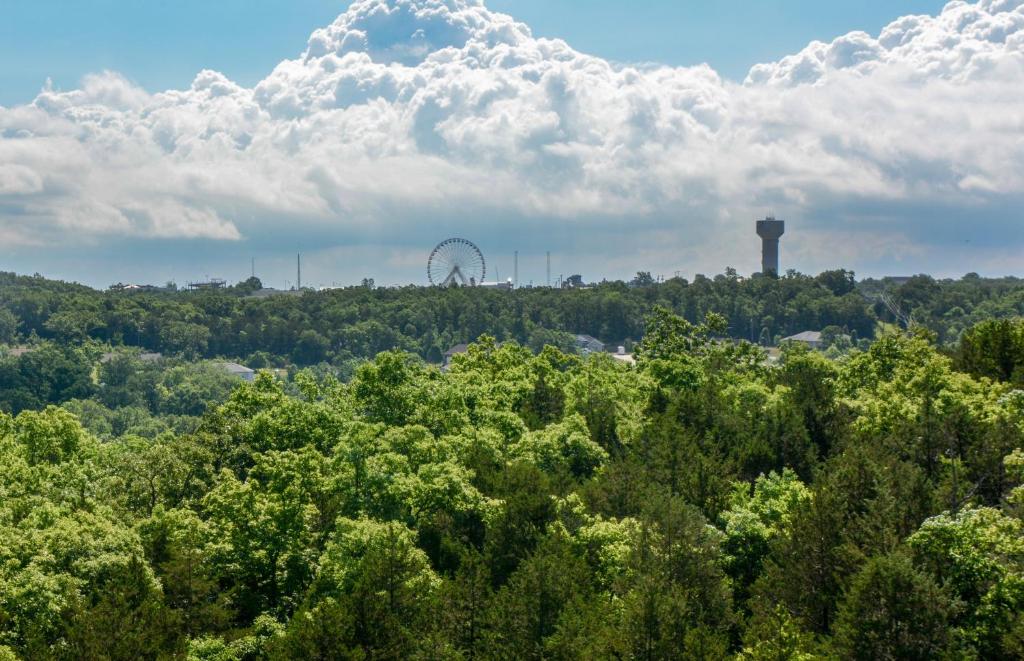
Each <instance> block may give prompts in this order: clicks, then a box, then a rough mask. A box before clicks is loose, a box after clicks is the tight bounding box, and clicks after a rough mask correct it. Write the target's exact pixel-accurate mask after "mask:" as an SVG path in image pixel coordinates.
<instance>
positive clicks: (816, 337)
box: [781, 331, 825, 349]
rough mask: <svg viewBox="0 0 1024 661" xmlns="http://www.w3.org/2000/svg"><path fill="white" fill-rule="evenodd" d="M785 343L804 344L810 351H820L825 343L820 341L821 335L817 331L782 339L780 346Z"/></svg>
mask: <svg viewBox="0 0 1024 661" xmlns="http://www.w3.org/2000/svg"><path fill="white" fill-rule="evenodd" d="M786 342H800V343H802V344H806V345H807V346H809V347H810V348H812V349H822V348H824V346H825V342H824V341H823V340H822V339H821V333H819V332H818V331H804V332H802V333H797V334H796V335H790V336H789V337H784V338H782V342H781V343H782V344H785V343H786Z"/></svg>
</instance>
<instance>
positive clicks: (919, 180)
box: [0, 0, 1024, 286]
mask: <svg viewBox="0 0 1024 661" xmlns="http://www.w3.org/2000/svg"><path fill="white" fill-rule="evenodd" d="M0 10H2V11H0V14H2V16H3V18H2V20H0V269H2V270H15V271H18V272H28V273H31V272H40V273H43V274H44V275H48V276H53V277H61V278H66V279H72V280H78V281H82V282H86V283H88V284H92V285H96V286H105V285H107V284H110V283H112V282H116V281H134V282H163V281H165V280H169V279H173V280H176V281H178V282H185V281H188V280H192V279H201V278H204V277H224V278H227V279H229V280H237V279H241V278H244V277H246V276H248V274H249V270H250V268H251V263H252V262H251V260H252V259H255V260H256V265H257V267H256V271H257V275H260V276H261V277H262V278H263V279H264V280H266V281H267V282H268V284H271V285H275V286H286V285H288V284H291V283H292V282H294V275H293V272H294V261H295V253H297V252H302V253H303V256H304V257H303V260H304V276H305V278H304V279H305V281H306V282H307V283H310V284H314V285H324V286H330V285H333V284H348V283H353V282H358V281H359V280H360V279H361V278H362V277H373V278H374V279H375V280H376V281H377V282H379V283H383V284H392V283H395V284H397V283H405V282H413V283H421V282H423V281H424V279H425V261H426V255H427V254H428V253H429V251H430V248H431V247H432V246H433V244H435V243H437V242H438V241H440V240H442V239H444V238H446V237H447V236H465V237H466V238H469V239H471V240H473V241H475V242H476V243H477V244H479V245H480V247H481V248H482V249H483V251H484V253H485V255H486V256H487V257H488V263H489V266H490V268H489V277H492V276H499V277H502V278H504V277H507V276H510V275H511V265H512V257H511V256H512V253H513V251H519V253H520V255H521V257H520V276H521V277H520V280H521V281H522V282H529V281H531V280H532V281H535V282H541V281H542V280H543V279H544V263H543V262H544V257H543V256H544V253H545V252H546V251H551V252H552V253H553V271H554V273H555V275H556V276H557V275H559V274H561V275H565V276H568V275H570V274H572V273H581V274H582V275H583V276H584V279H586V280H598V279H601V278H620V277H629V276H630V275H632V274H633V273H635V272H636V271H638V270H647V271H652V272H654V273H655V274H664V275H666V276H668V275H672V274H674V273H676V272H681V273H682V274H684V275H686V276H689V277H692V275H693V274H695V273H697V272H704V273H717V272H720V271H721V270H722V269H724V268H725V267H726V266H735V267H737V268H739V269H740V271H741V272H751V271H754V270H756V269H757V266H758V260H759V255H758V249H759V245H758V242H757V239H756V237H755V236H754V235H753V220H754V219H755V218H757V217H760V216H763V215H764V214H765V213H767V212H768V211H773V212H774V213H775V215H777V216H779V217H784V218H785V219H786V220H787V222H788V225H787V234H786V236H784V237H783V241H782V267H783V268H784V269H785V268H796V269H798V270H801V271H804V272H816V271H818V270H824V269H826V268H835V267H847V268H853V269H855V270H856V271H857V272H858V273H859V274H861V275H876V276H877V275H886V274H907V273H916V272H930V273H934V274H936V275H940V276H957V275H961V274H963V273H966V272H968V271H977V272H981V273H984V274H990V275H1003V274H1017V275H1020V271H1021V260H1020V254H1021V250H1022V249H1024V225H1022V223H1021V221H1022V220H1024V218H1022V217H1021V216H1022V215H1024V213H1022V208H1024V174H1022V173H1024V168H1022V165H1024V137H1022V136H1024V130H1022V129H1024V111H1022V108H1024V73H1022V72H1024V0H980V1H979V2H977V3H968V2H953V3H950V4H949V5H947V6H945V7H944V6H943V3H941V2H930V1H925V0H907V1H905V2H899V3H892V2H882V1H880V0H862V1H860V2H832V3H822V2H811V1H809V0H772V1H767V0H765V1H761V2H753V1H752V2H746V3H743V6H742V8H738V7H737V6H736V5H729V4H728V3H706V2H701V3H697V2H681V1H678V0H674V1H671V2H670V1H668V0H636V1H635V2H630V3H623V2H621V1H618V2H611V1H609V0H588V1H587V2H579V1H575V2H573V1H570V0H489V1H488V2H486V3H481V2H480V1H479V0H359V1H358V2H356V3H354V4H353V5H351V7H350V6H349V5H348V3H346V2H337V1H336V2H327V1H326V0H292V1H290V2H271V1H270V0H221V1H220V2H214V3H211V2H205V1H200V0H178V1H177V2H163V1H159V0H153V1H150V2H144V3H143V2H135V1H128V0H91V1H90V2H88V3H80V2H71V1H70V0H62V1H60V2H56V1H46V0H37V1H35V2H31V3H30V2H6V3H2V4H0ZM47 81H49V82H47Z"/></svg>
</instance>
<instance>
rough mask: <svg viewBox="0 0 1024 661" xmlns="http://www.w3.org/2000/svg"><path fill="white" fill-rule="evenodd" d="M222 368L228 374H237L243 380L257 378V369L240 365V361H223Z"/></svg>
mask: <svg viewBox="0 0 1024 661" xmlns="http://www.w3.org/2000/svg"><path fill="white" fill-rule="evenodd" d="M220 367H221V369H223V370H224V371H225V372H227V373H228V374H231V375H233V376H237V377H238V378H240V379H242V380H243V381H250V382H251V381H254V380H255V379H256V371H255V370H252V369H249V368H248V367H246V366H245V365H239V364H238V363H221V364H220Z"/></svg>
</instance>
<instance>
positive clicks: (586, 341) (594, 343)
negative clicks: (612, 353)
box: [576, 335, 604, 354]
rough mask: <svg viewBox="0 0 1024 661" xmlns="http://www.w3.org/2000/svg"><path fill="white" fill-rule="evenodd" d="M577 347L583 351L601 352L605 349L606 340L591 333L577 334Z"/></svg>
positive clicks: (585, 352) (586, 352)
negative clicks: (603, 340)
mask: <svg viewBox="0 0 1024 661" xmlns="http://www.w3.org/2000/svg"><path fill="white" fill-rule="evenodd" d="M576 348H578V349H579V350H580V351H581V352H582V353H584V354H588V353H601V352H602V351H604V342H602V341H601V340H599V339H597V338H596V337H592V336H590V335H577V336H576Z"/></svg>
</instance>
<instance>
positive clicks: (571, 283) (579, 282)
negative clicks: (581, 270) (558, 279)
mask: <svg viewBox="0 0 1024 661" xmlns="http://www.w3.org/2000/svg"><path fill="white" fill-rule="evenodd" d="M586 286H587V285H586V284H585V283H584V282H583V276H582V275H579V274H576V275H570V276H569V277H568V278H566V279H565V280H564V281H563V282H562V289H583V288H585V287H586Z"/></svg>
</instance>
